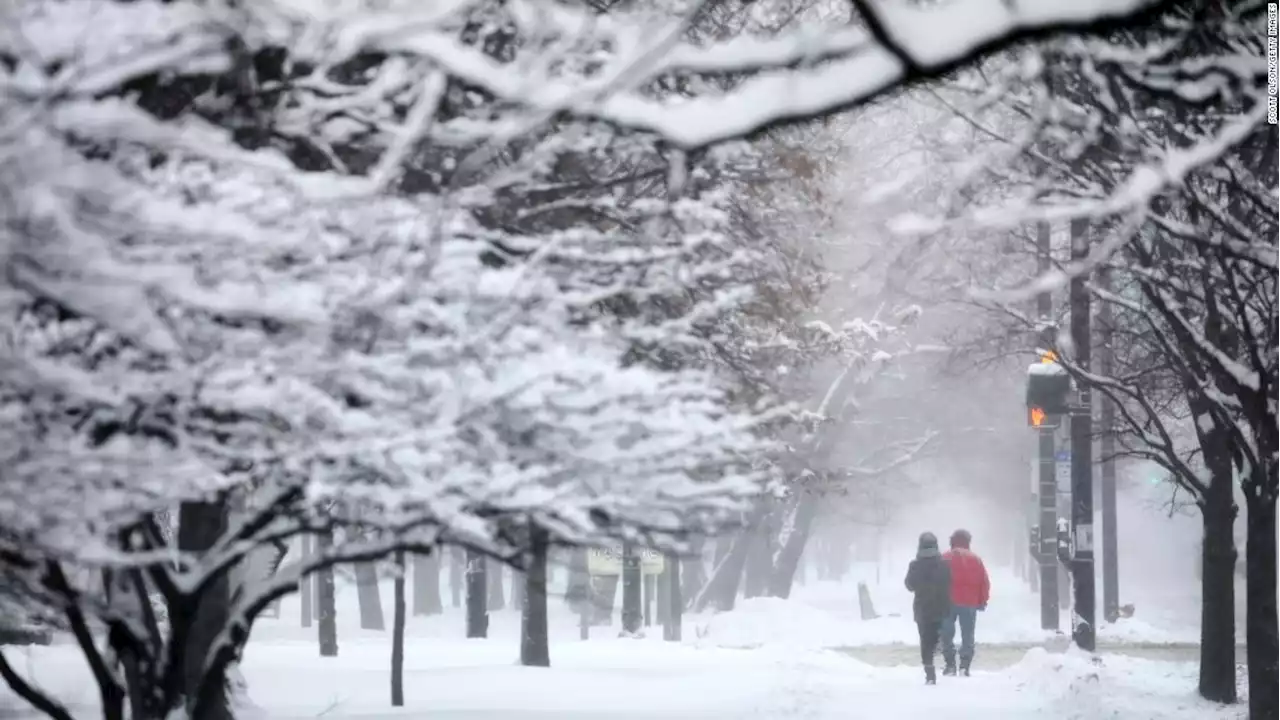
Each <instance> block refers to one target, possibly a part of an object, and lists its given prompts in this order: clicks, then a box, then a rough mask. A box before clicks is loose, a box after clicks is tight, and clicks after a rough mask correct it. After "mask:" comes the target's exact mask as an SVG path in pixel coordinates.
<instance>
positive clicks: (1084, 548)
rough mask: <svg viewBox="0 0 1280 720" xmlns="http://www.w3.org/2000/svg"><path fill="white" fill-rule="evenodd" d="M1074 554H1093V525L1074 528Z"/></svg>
mask: <svg viewBox="0 0 1280 720" xmlns="http://www.w3.org/2000/svg"><path fill="white" fill-rule="evenodd" d="M1076 552H1077V553H1082V552H1085V553H1091V552H1093V524H1092V523H1090V524H1088V525H1077V526H1076Z"/></svg>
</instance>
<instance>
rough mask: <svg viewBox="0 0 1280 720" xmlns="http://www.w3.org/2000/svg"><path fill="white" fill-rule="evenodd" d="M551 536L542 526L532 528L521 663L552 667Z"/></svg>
mask: <svg viewBox="0 0 1280 720" xmlns="http://www.w3.org/2000/svg"><path fill="white" fill-rule="evenodd" d="M549 544H550V537H549V536H548V534H547V531H546V530H544V529H542V528H532V529H531V530H530V532H529V569H528V570H527V571H526V572H525V573H524V592H523V598H524V603H523V606H522V608H521V611H522V612H521V622H520V624H521V628H520V664H521V665H529V666H534V667H551V641H550V638H549V637H548V627H547V549H548V546H549Z"/></svg>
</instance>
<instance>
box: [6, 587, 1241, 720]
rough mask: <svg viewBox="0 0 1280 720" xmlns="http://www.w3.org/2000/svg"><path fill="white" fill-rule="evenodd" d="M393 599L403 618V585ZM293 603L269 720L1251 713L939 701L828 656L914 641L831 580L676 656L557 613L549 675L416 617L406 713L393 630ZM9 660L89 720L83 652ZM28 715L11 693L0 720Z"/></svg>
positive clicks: (885, 607) (493, 637)
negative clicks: (393, 657) (324, 628)
mask: <svg viewBox="0 0 1280 720" xmlns="http://www.w3.org/2000/svg"><path fill="white" fill-rule="evenodd" d="M384 590H385V591H384V594H383V601H384V605H385V606H386V607H385V614H386V618H387V620H388V621H389V620H390V609H391V608H390V593H389V590H390V588H389V587H387V588H385V589H384ZM879 594H881V595H883V597H877V598H876V602H877V610H878V611H879V612H881V613H882V614H899V615H901V614H903V613H904V610H906V609H908V607H909V606H907V605H905V604H904V603H905V597H904V596H903V595H902V594H900V593H897V592H896V591H894V590H892V589H891V588H884V589H882V590H880V591H879ZM1023 594H1024V595H1026V597H1021V596H1020V595H1019V594H1017V593H1013V592H1012V591H1010V590H1009V589H1008V587H1006V590H1005V591H1004V592H1003V593H1002V595H1001V596H1000V597H1001V601H1000V602H998V603H997V602H995V601H993V604H992V609H991V610H990V611H988V612H987V613H986V614H984V615H983V617H982V620H981V622H982V625H980V630H979V632H980V639H981V640H982V641H983V642H985V643H988V644H991V643H998V642H1002V641H1013V640H1020V641H1031V640H1036V639H1042V638H1043V634H1042V633H1040V632H1039V631H1037V630H1035V629H1034V628H1035V627H1036V625H1037V624H1038V615H1037V614H1036V613H1035V612H1034V611H1035V605H1034V597H1033V596H1031V595H1030V593H1023ZM1020 597H1021V599H1020ZM445 600H446V602H447V601H448V597H447V592H446V598H445ZM297 604H298V601H297V599H296V598H291V599H290V600H289V601H287V602H286V604H285V606H284V608H283V611H282V617H281V618H279V619H275V620H263V621H262V622H261V624H260V625H259V626H258V627H257V628H256V629H255V631H254V640H253V642H252V643H251V644H250V647H249V649H248V652H247V654H246V657H245V662H244V666H243V671H244V675H245V677H246V679H247V681H248V684H249V693H250V697H251V699H252V701H253V702H254V703H255V704H256V705H257V706H258V707H259V708H260V709H261V711H262V715H263V716H264V717H266V718H282V719H286V720H288V719H292V718H315V717H329V718H344V717H360V718H362V719H364V720H370V719H373V718H381V717H393V716H394V717H430V718H440V719H441V720H498V719H499V718H503V719H506V718H511V719H514V720H519V719H521V718H528V719H530V720H533V719H550V718H562V719H564V720H574V719H584V720H585V719H586V718H592V719H593V720H594V719H597V718H610V719H611V720H633V719H635V720H638V719H640V718H654V719H669V718H688V719H690V720H694V719H696V718H708V719H712V718H717V719H719V718H723V719H725V720H728V719H729V718H762V719H766V718H767V719H770V720H784V719H786V718H814V719H821V718H848V717H851V716H861V717H872V718H879V717H889V716H892V717H894V718H895V720H909V719H911V718H928V719H929V720H937V718H939V717H945V718H947V719H948V720H963V719H965V718H975V719H977V718H982V720H990V718H994V717H999V718H1009V719H1016V718H1036V719H1037V720H1065V719H1067V718H1080V719H1081V720H1097V719H1100V718H1108V717H1113V718H1121V719H1124V720H1130V719H1132V720H1142V719H1144V718H1153V719H1154V718H1159V719H1160V720H1181V719H1182V718H1186V719H1187V720H1190V718H1197V719H1204V720H1219V719H1223V720H1225V719H1226V718H1238V717H1242V715H1241V712H1242V710H1241V709H1240V708H1230V709H1222V708H1216V707H1213V706H1210V705H1208V704H1206V703H1203V702H1201V701H1199V700H1198V699H1197V698H1195V696H1194V687H1195V674H1196V670H1195V666H1194V664H1193V663H1190V662H1182V663H1171V662H1158V661H1150V660H1141V659H1136V658H1129V657H1121V656H1116V655H1104V656H1103V657H1102V658H1101V660H1100V664H1099V663H1095V662H1094V661H1093V659H1092V658H1090V657H1088V656H1086V655H1084V654H1081V653H1076V652H1068V653H1066V654H1051V653H1047V652H1045V651H1044V650H1041V649H1033V650H1031V651H1030V652H1028V653H1027V654H1026V655H1025V656H1024V657H1023V658H1022V659H1021V660H1020V661H1019V662H1017V663H1016V664H1014V665H1013V666H1012V667H1007V668H1000V669H983V667H982V664H981V660H979V663H978V668H977V671H976V672H975V674H974V676H973V677H972V678H967V679H963V678H957V679H953V678H943V679H942V683H941V684H940V685H939V686H937V687H932V688H927V687H924V686H923V685H922V678H921V673H920V670H919V668H918V667H916V666H914V665H910V666H907V665H900V666H897V667H873V666H872V665H868V664H865V663H863V662H859V661H858V660H856V659H853V658H851V657H849V656H848V655H847V654H844V653H841V652H836V651H832V650H830V649H827V648H832V647H837V646H851V645H861V646H864V647H866V646H870V645H876V644H880V643H887V642H909V641H910V640H911V639H912V638H913V637H914V628H913V627H912V626H910V624H909V622H908V621H907V620H906V619H905V617H883V618H881V619H879V620H875V621H871V622H862V621H860V620H858V619H857V611H856V606H857V603H856V587H854V586H852V585H848V584H835V583H825V584H810V585H807V586H804V587H801V588H799V589H798V592H797V596H796V597H795V598H794V599H793V600H791V601H787V602H781V601H763V600H753V601H748V602H745V603H743V605H742V607H741V608H740V609H739V610H737V611H735V612H733V613H724V614H720V615H715V616H709V615H704V616H693V617H689V618H687V622H686V625H685V636H686V641H685V642H684V643H680V644H676V643H665V642H662V641H661V640H660V639H657V638H656V637H650V638H646V639H642V640H620V639H617V638H615V637H613V635H614V631H611V630H609V629H606V628H597V629H596V630H595V635H594V636H593V638H592V639H591V640H589V641H587V642H582V641H579V640H578V639H577V629H576V627H575V625H574V623H573V618H572V616H571V615H569V614H568V613H567V612H565V611H564V610H563V606H562V604H561V603H559V602H558V601H554V600H553V601H552V603H551V610H552V617H551V621H552V636H553V641H552V648H551V650H552V664H553V666H554V667H552V668H550V669H539V668H523V667H519V666H518V665H517V664H516V656H517V645H518V643H517V639H516V638H517V637H518V635H517V630H518V626H519V615H518V613H516V612H514V611H511V610H505V611H497V612H495V613H493V614H492V620H491V626H490V627H491V632H490V638H489V639H487V640H470V641H469V640H465V639H463V638H462V634H463V624H462V616H461V614H460V613H459V611H457V610H454V609H452V608H449V609H447V610H446V613H445V614H444V615H442V616H436V617H429V618H426V617H420V618H413V619H411V621H410V626H409V631H408V635H409V639H408V641H407V652H406V678H405V687H406V693H407V707H406V708H404V709H400V710H393V709H391V708H390V707H389V700H388V697H389V675H388V670H387V668H388V660H389V656H390V643H389V640H388V638H387V635H386V633H381V632H375V631H362V630H360V629H359V628H358V622H357V618H358V613H357V607H356V602H355V592H354V590H353V589H351V588H344V589H343V590H342V591H341V592H340V594H339V605H338V615H339V643H340V652H339V656H338V657H337V658H332V659H324V658H320V657H319V656H318V652H317V646H316V640H315V634H314V633H315V628H310V629H303V628H301V627H300V622H299V619H298V609H297ZM1024 625H1025V626H1026V627H1023V626H1024ZM655 630H656V628H655ZM651 634H652V635H657V636H660V632H654V633H651ZM1189 634H1190V635H1194V633H1189ZM1187 635H1188V633H1186V632H1182V633H1179V632H1178V631H1177V630H1176V629H1175V628H1159V627H1152V626H1150V625H1130V626H1129V629H1127V630H1125V631H1123V632H1114V631H1113V632H1111V633H1104V635H1103V637H1104V638H1107V637H1110V639H1111V640H1113V641H1122V640H1129V641H1146V642H1171V641H1178V640H1184V639H1186V636H1187ZM6 653H7V654H8V655H9V657H10V659H11V661H12V662H14V664H15V665H16V666H17V667H18V668H19V669H20V670H21V671H23V672H25V673H27V674H29V675H30V676H32V677H33V678H34V679H35V680H36V681H37V682H38V683H40V684H41V685H42V686H44V687H45V688H46V689H47V690H49V691H51V692H53V693H54V694H55V695H56V696H57V697H59V698H61V699H62V700H63V701H64V702H66V703H68V704H69V705H71V706H72V707H73V708H74V709H75V710H76V711H77V712H76V713H75V714H76V715H77V716H78V717H87V716H90V715H91V714H92V712H93V705H94V691H93V686H92V683H91V682H90V680H89V676H88V671H87V669H86V668H85V667H84V664H83V662H82V661H81V660H80V658H79V657H78V655H77V654H76V653H75V651H74V649H73V648H71V647H70V646H67V645H55V646H53V647H47V648H24V649H8V650H7V651H6ZM31 716H32V715H31V714H30V713H29V712H27V711H24V710H19V706H18V704H17V701H16V699H14V698H12V697H11V696H9V695H8V694H7V691H6V690H2V689H0V718H9V717H22V718H26V717H31Z"/></svg>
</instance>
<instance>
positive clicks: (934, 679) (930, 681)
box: [924, 665, 938, 685]
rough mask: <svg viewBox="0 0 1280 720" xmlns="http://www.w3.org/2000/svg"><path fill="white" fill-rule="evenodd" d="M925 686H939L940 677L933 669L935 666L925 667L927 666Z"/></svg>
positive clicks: (925, 669) (925, 668)
mask: <svg viewBox="0 0 1280 720" xmlns="http://www.w3.org/2000/svg"><path fill="white" fill-rule="evenodd" d="M924 684H925V685H937V684H938V676H937V674H936V673H935V672H934V669H933V666H932V665H925V666H924Z"/></svg>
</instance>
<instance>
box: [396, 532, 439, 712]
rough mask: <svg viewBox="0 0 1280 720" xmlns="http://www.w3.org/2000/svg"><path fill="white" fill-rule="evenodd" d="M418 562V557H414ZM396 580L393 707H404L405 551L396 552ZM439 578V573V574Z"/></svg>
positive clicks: (406, 569)
mask: <svg viewBox="0 0 1280 720" xmlns="http://www.w3.org/2000/svg"><path fill="white" fill-rule="evenodd" d="M414 560H415V561H416V560H417V556H414ZM396 570H397V571H398V572H396V579H395V584H394V585H393V586H392V590H391V594H392V608H391V707H403V706H404V624H405V617H404V616H405V607H404V574H405V572H407V571H408V568H406V567H405V564H404V551H403V550H399V551H396ZM437 577H439V573H437Z"/></svg>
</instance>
